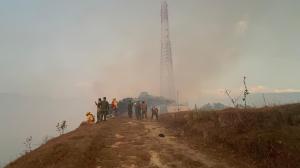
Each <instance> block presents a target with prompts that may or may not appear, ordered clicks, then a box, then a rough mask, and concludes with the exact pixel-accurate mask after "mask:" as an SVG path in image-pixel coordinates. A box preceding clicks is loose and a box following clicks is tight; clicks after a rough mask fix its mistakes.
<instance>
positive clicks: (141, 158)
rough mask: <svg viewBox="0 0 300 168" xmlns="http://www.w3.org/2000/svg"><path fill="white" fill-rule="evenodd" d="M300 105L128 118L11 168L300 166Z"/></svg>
mask: <svg viewBox="0 0 300 168" xmlns="http://www.w3.org/2000/svg"><path fill="white" fill-rule="evenodd" d="M299 131H300V104H292V105H284V106H278V107H266V108H259V109H247V110H244V109H225V110H221V111H201V112H180V113H172V114H162V115H161V116H160V120H159V122H156V121H151V120H143V121H136V120H134V119H128V118H126V117H121V118H115V119H111V120H109V121H107V122H103V123H100V124H97V125H82V126H80V127H79V128H77V129H76V130H74V131H72V132H70V133H67V134H65V135H62V136H60V137H57V138H54V139H52V140H50V141H48V142H47V143H46V144H44V145H42V146H40V147H39V148H37V149H36V150H34V151H32V152H30V153H28V154H26V155H24V156H22V157H20V158H19V159H17V160H16V161H14V162H12V163H10V164H9V165H8V166H7V168H15V167H17V168H18V167H22V168H27V167H28V168H39V167H43V168H52V167H53V168H54V167H55V168H75V167H79V168H85V167H86V168H93V167H95V168H111V167H123V168H140V167H146V168H157V167H158V168H169V167H178V168H185V167H187V168H198V167H203V168H208V167H211V168H234V167H235V168H255V167H259V168H260V167H261V168H263V167H272V168H288V167H299V166H300V157H299V153H300V142H299V140H300V134H299Z"/></svg>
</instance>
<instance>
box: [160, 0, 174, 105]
mask: <svg viewBox="0 0 300 168" xmlns="http://www.w3.org/2000/svg"><path fill="white" fill-rule="evenodd" d="M160 95H161V96H162V97H165V98H168V99H171V100H176V94H175V85H174V75H173V60H172V50H171V41H170V32H169V20H168V4H167V2H166V1H162V3H161V57H160Z"/></svg>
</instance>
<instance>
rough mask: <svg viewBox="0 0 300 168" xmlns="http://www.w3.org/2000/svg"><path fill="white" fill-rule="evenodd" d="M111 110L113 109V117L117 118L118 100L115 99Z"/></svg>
mask: <svg viewBox="0 0 300 168" xmlns="http://www.w3.org/2000/svg"><path fill="white" fill-rule="evenodd" d="M111 109H112V117H113V116H116V115H117V111H118V102H117V99H116V98H113V101H112V102H111Z"/></svg>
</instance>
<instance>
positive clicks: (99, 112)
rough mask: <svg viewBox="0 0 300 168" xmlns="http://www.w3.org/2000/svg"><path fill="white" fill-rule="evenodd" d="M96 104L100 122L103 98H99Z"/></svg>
mask: <svg viewBox="0 0 300 168" xmlns="http://www.w3.org/2000/svg"><path fill="white" fill-rule="evenodd" d="M95 104H96V106H97V122H96V123H99V122H100V121H102V118H101V98H99V99H98V103H97V102H95Z"/></svg>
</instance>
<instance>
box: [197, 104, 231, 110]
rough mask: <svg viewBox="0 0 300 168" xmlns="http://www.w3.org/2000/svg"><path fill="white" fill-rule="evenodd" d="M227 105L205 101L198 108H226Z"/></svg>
mask: <svg viewBox="0 0 300 168" xmlns="http://www.w3.org/2000/svg"><path fill="white" fill-rule="evenodd" d="M227 107H228V106H226V105H224V104H222V103H207V104H205V105H203V106H202V107H201V108H200V110H205V111H207V110H223V109H225V108H227Z"/></svg>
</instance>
